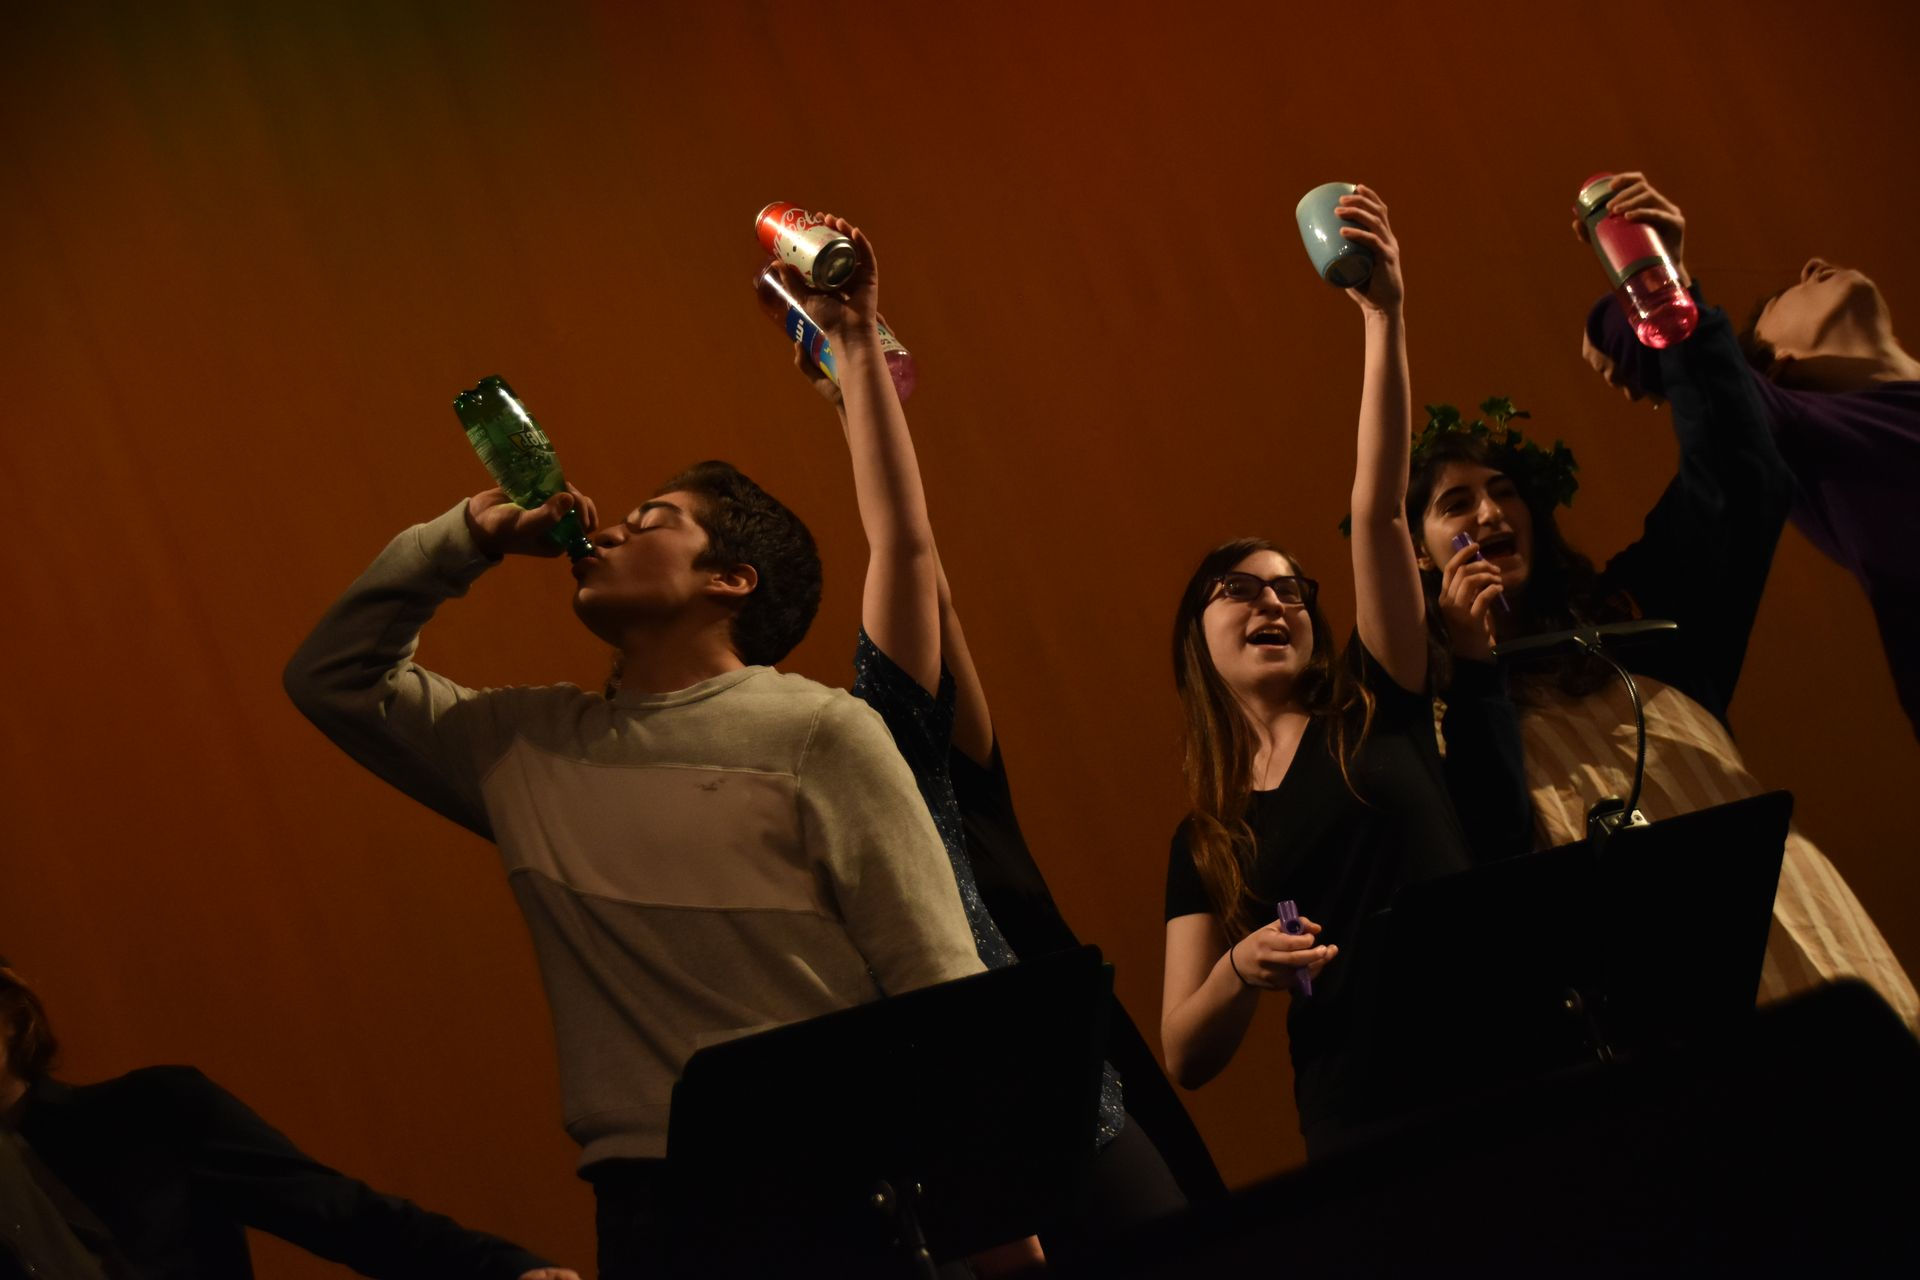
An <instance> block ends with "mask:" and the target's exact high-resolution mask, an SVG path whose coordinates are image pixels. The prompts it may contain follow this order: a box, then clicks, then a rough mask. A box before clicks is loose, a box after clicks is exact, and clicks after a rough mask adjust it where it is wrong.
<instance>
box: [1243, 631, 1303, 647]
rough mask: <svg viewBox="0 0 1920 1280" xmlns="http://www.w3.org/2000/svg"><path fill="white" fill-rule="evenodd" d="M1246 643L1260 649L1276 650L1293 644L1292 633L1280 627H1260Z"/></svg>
mask: <svg viewBox="0 0 1920 1280" xmlns="http://www.w3.org/2000/svg"><path fill="white" fill-rule="evenodd" d="M1247 643H1248V644H1250V645H1252V646H1254V647H1255V648H1260V649H1278V648H1281V647H1283V646H1285V645H1289V644H1292V643H1293V633H1292V632H1290V631H1288V630H1287V629H1286V628H1285V627H1282V626H1272V627H1262V628H1260V629H1259V630H1258V631H1256V632H1254V633H1253V634H1252V635H1250V636H1248V637H1247Z"/></svg>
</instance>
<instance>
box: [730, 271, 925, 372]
mask: <svg viewBox="0 0 1920 1280" xmlns="http://www.w3.org/2000/svg"><path fill="white" fill-rule="evenodd" d="M778 267H779V263H778V262H769V263H767V265H766V266H764V267H762V268H760V270H759V271H758V272H756V273H755V274H754V277H753V292H754V294H755V296H756V297H758V298H759V299H760V308H761V310H763V311H765V312H766V313H767V317H768V318H769V319H771V320H772V321H773V322H774V323H775V324H777V325H779V326H780V327H781V328H782V329H785V330H786V331H787V336H788V337H789V338H791V339H793V340H794V341H795V342H797V343H799V344H800V345H801V347H802V348H803V349H804V350H805V351H806V353H807V358H808V359H809V360H811V361H813V362H814V364H816V365H818V366H819V367H820V371H821V372H822V373H824V374H826V375H827V377H829V378H831V379H832V380H833V384H834V385H835V386H836V387H837V386H839V385H840V366H839V365H838V364H836V363H835V361H834V358H833V347H832V345H831V344H829V343H828V342H827V335H826V334H824V333H822V332H821V331H820V326H819V325H817V324H815V323H814V322H813V317H812V316H810V315H808V314H807V309H806V308H805V307H803V306H801V305H800V299H799V298H797V297H795V296H794V295H793V291H792V290H790V289H788V288H787V286H786V284H785V282H783V281H782V280H781V279H780V272H779V270H778V269H777V268H778ZM878 324H879V328H880V352H881V354H882V355H883V356H885V357H886V361H887V373H888V375H889V376H890V377H892V379H893V390H894V394H895V395H897V396H899V397H900V403H902V404H905V403H906V401H907V397H908V396H910V395H912V394H913V389H914V387H916V386H918V385H919V382H920V376H919V372H918V370H916V369H915V368H914V364H913V353H912V352H911V351H909V350H907V349H906V347H905V346H903V345H902V344H901V342H900V339H899V338H897V337H895V336H894V333H893V330H891V329H889V328H887V322H886V321H885V320H880V321H879V322H878Z"/></svg>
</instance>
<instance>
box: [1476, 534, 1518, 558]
mask: <svg viewBox="0 0 1920 1280" xmlns="http://www.w3.org/2000/svg"><path fill="white" fill-rule="evenodd" d="M1480 554H1481V555H1483V556H1485V557H1486V558H1487V559H1489V560H1498V559H1500V558H1501V557H1502V556H1514V555H1519V554H1520V539H1518V538H1516V537H1514V536H1513V535H1512V534H1510V533H1496V534H1494V535H1492V536H1491V537H1486V538H1482V539H1481V540H1480Z"/></svg>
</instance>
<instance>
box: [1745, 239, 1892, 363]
mask: <svg viewBox="0 0 1920 1280" xmlns="http://www.w3.org/2000/svg"><path fill="white" fill-rule="evenodd" d="M1892 344H1893V316H1892V313H1891V312H1890V311H1889V310H1888V308H1887V300H1886V299H1885V298H1884V297H1882V296H1881V294H1880V288H1879V286H1878V285H1876V284H1874V282H1873V281H1872V280H1870V279H1868V278H1867V277H1866V275H1865V274H1863V273H1862V272H1859V271H1856V270H1854V269H1853V268H1852V267H1841V266H1836V265H1834V264H1833V263H1831V262H1828V261H1827V260H1826V259H1824V258H1809V259H1808V260H1807V263H1806V265H1805V266H1803V267H1801V268H1800V278H1799V279H1798V280H1795V281H1794V282H1793V283H1792V284H1790V285H1788V286H1787V287H1786V288H1784V289H1781V290H1780V291H1779V292H1777V293H1773V294H1770V295H1768V296H1767V297H1765V298H1762V299H1761V300H1760V301H1759V303H1758V304H1756V305H1755V306H1754V309H1753V313H1752V314H1751V315H1750V316H1749V317H1748V319H1747V325H1746V328H1745V329H1744V330H1743V331H1742V333H1741V335H1740V346H1741V349H1742V350H1743V351H1745V352H1746V355H1747V361H1748V363H1750V364H1752V365H1753V367H1754V368H1755V369H1757V370H1759V371H1760V372H1761V373H1763V374H1765V375H1766V376H1767V377H1769V378H1772V379H1773V380H1774V381H1776V382H1779V383H1781V384H1783V385H1809V386H1820V385H1824V384H1825V383H1827V382H1828V381H1830V380H1831V378H1832V374H1833V373H1834V372H1835V371H1834V370H1832V369H1829V368H1823V363H1825V364H1831V363H1833V362H1839V361H1848V360H1855V359H1858V358H1859V357H1860V356H1861V355H1862V354H1863V353H1865V352H1868V351H1871V350H1874V349H1877V348H1882V347H1887V346H1891V345H1892Z"/></svg>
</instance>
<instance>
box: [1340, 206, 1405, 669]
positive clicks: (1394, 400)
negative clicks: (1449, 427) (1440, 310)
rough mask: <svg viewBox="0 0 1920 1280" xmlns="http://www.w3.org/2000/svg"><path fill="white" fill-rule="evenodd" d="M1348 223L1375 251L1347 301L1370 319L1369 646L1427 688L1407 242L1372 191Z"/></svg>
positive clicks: (1359, 473) (1363, 559)
mask: <svg viewBox="0 0 1920 1280" xmlns="http://www.w3.org/2000/svg"><path fill="white" fill-rule="evenodd" d="M1340 216H1341V218H1343V219H1346V220H1349V221H1351V222H1353V223H1355V224H1356V225H1355V226H1351V227H1342V228H1341V231H1340V234H1341V235H1343V236H1345V237H1346V238H1348V239H1349V240H1354V241H1357V242H1358V243H1360V244H1363V245H1365V246H1367V247H1368V248H1369V249H1370V250H1372V252H1373V275H1372V277H1371V278H1370V279H1369V280H1368V281H1367V284H1366V287H1365V288H1364V289H1349V290H1347V294H1348V296H1349V297H1351V298H1352V299H1353V300H1354V302H1355V304H1357V305H1358V306H1359V308H1360V312H1361V314H1362V315H1363V316H1364V317H1365V320H1366V334H1367V353H1366V374H1365V379H1364V381H1363V383H1362V385H1361V390H1360V425H1359V432H1358V438H1357V441H1356V447H1355V459H1354V470H1353V495H1352V506H1351V507H1350V508H1349V510H1350V511H1351V512H1352V517H1353V591H1354V597H1355V602H1356V621H1357V623H1358V626H1359V632H1360V642H1361V643H1362V644H1364V645H1365V646H1366V648H1367V652H1369V653H1371V654H1372V655H1373V656H1374V658H1375V659H1376V660H1378V661H1379V663H1380V665H1381V666H1382V667H1383V668H1384V669H1385V671H1386V673H1387V675H1388V676H1389V677H1391V678H1392V680H1393V682H1394V683H1395V684H1397V685H1399V686H1400V687H1401V688H1403V689H1409V690H1413V691H1415V692H1419V691H1423V690H1425V689H1426V687H1427V636H1426V612H1427V602H1426V597H1425V595H1424V594H1423V593H1422V591H1421V588H1420V570H1419V566H1418V565H1417V564H1416V563H1415V560H1414V551H1413V539H1412V537H1411V536H1410V535H1409V533H1408V530H1407V515H1406V499H1407V464H1408V455H1409V453H1410V451H1411V449H1412V439H1413V410H1412V397H1411V394H1410V392H1409V390H1408V379H1407V335H1406V326H1405V323H1404V320H1403V317H1402V314H1401V299H1402V295H1403V288H1402V281H1401V276H1400V243H1399V241H1398V240H1396V239H1395V238H1394V235H1393V229H1392V228H1391V227H1390V226H1388V224H1387V206H1386V203H1385V202H1384V201H1382V200H1381V199H1380V197H1379V195H1378V194H1376V193H1375V192H1374V191H1373V190H1372V189H1370V188H1368V187H1364V186H1361V187H1357V188H1356V189H1355V190H1354V193H1353V194H1352V195H1349V196H1342V197H1341V198H1340Z"/></svg>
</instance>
